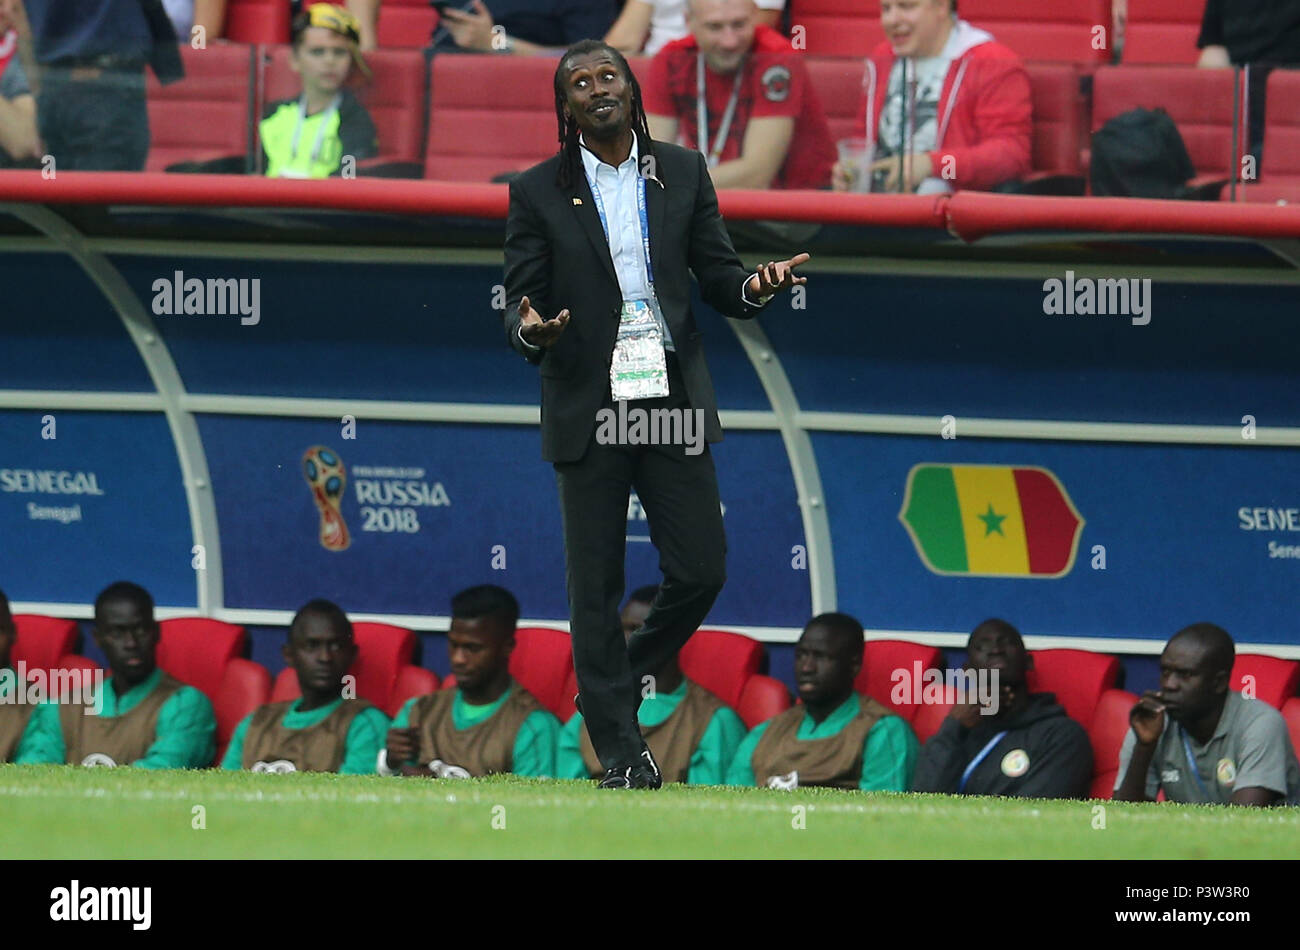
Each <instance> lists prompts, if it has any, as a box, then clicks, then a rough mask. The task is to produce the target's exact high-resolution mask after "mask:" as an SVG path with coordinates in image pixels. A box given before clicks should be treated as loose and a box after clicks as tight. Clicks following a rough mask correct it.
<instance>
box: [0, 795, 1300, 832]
mask: <svg viewBox="0 0 1300 950" xmlns="http://www.w3.org/2000/svg"><path fill="white" fill-rule="evenodd" d="M506 787H508V786H506ZM850 794H851V793H850ZM0 798H62V799H87V798H113V799H117V800H121V801H136V802H147V801H182V800H184V801H190V800H198V799H200V798H201V799H202V800H203V801H205V802H241V803H248V802H267V803H270V804H286V805H294V804H301V803H302V802H340V803H344V804H348V803H354V802H355V803H358V804H367V805H401V804H430V803H444V802H445V803H447V804H453V805H459V804H468V805H481V804H500V803H501V795H500V794H493V793H491V792H488V791H486V790H478V789H467V788H462V789H461V790H460V791H458V792H445V793H441V794H439V793H437V792H433V793H431V794H424V795H410V794H404V793H402V792H395V793H393V794H385V795H378V794H374V793H371V792H343V793H321V792H315V791H301V792H292V793H291V792H262V791H256V792H218V791H213V790H211V789H203V788H194V789H193V790H175V791H166V792H158V791H152V790H147V789H136V790H117V791H110V790H108V789H105V788H87V789H80V790H75V789H48V788H33V787H31V786H27V785H0ZM598 801H600V799H597V798H592V799H589V800H588V801H576V802H575V801H573V800H571V799H569V798H556V797H552V796H546V797H539V798H536V799H531V800H519V799H513V800H512V802H511V803H512V804H517V805H523V806H525V807H533V808H564V809H569V810H573V809H575V808H594V807H597V802H598ZM799 804H806V805H807V806H808V809H809V811H819V812H821V813H822V814H832V815H868V814H873V813H881V812H883V813H887V814H890V815H925V816H929V817H944V816H951V817H953V818H965V819H969V818H971V817H972V816H973V815H978V816H983V817H988V818H1015V819H1019V818H1026V817H1028V818H1033V817H1040V816H1041V815H1042V811H1041V810H1040V809H1038V808H1016V809H1009V808H1005V807H999V808H994V807H990V806H988V805H982V806H980V807H979V808H978V809H973V808H969V807H958V806H955V805H952V804H948V803H946V802H945V803H942V804H940V803H937V802H936V803H933V804H931V803H925V804H922V803H919V802H917V803H908V804H899V803H896V802H894V801H892V800H882V801H879V802H870V803H865V802H864V803H853V802H831V801H813V802H809V801H804V800H801V801H800V802H799ZM1076 804H1078V805H1079V807H1080V808H1083V809H1090V808H1091V807H1092V806H1093V804H1096V803H1094V802H1091V801H1081V802H1077V803H1076ZM1101 804H1111V803H1110V802H1103V803H1101ZM1114 804H1117V805H1118V804H1122V803H1114ZM637 806H638V807H639V808H646V807H649V808H658V809H661V810H671V811H681V810H682V809H683V807H685V808H689V809H695V810H702V811H730V812H751V813H768V814H781V815H788V814H789V811H790V805H789V804H788V803H786V802H782V801H780V800H772V801H769V802H739V801H738V802H719V801H709V800H706V799H702V800H698V801H695V802H691V803H689V804H687V803H685V802H683V801H682V800H681V799H680V798H679V797H677V796H672V797H654V796H649V795H646V796H640V797H639V801H638V802H637ZM1166 814H1167V812H1164V811H1163V810H1162V809H1154V808H1153V809H1149V810H1146V809H1144V810H1141V811H1132V812H1125V813H1124V815H1123V818H1124V820H1126V821H1153V820H1157V819H1160V818H1163V817H1164V816H1165V815H1166ZM1180 817H1181V818H1182V819H1184V820H1187V821H1190V820H1192V819H1197V820H1199V821H1202V822H1208V823H1210V824H1231V825H1235V826H1237V827H1240V825H1239V824H1237V822H1236V819H1237V818H1239V817H1242V816H1241V814H1240V813H1239V812H1236V811H1232V810H1228V809H1225V810H1223V811H1222V812H1219V810H1217V809H1215V810H1214V811H1208V810H1207V812H1206V813H1205V814H1191V813H1186V812H1185V813H1182V814H1181V815H1180ZM1250 817H1251V819H1253V820H1252V822H1251V824H1252V825H1253V824H1255V823H1258V822H1259V820H1260V819H1263V823H1264V824H1270V825H1272V824H1282V825H1288V826H1300V813H1295V814H1292V813H1283V812H1270V813H1268V814H1267V815H1251V816H1250Z"/></svg>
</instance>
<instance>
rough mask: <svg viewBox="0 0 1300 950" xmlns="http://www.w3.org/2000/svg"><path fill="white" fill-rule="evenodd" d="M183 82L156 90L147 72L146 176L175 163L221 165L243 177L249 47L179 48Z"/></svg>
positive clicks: (245, 153)
mask: <svg viewBox="0 0 1300 950" xmlns="http://www.w3.org/2000/svg"><path fill="white" fill-rule="evenodd" d="M181 59H182V60H183V61H184V63H185V78H184V79H181V80H179V81H177V82H174V83H169V84H168V85H166V86H162V85H159V83H158V80H157V78H156V77H155V76H154V74H153V72H152V71H148V79H147V82H146V94H147V97H148V98H147V103H148V109H149V135H150V143H149V158H148V160H147V162H146V163H145V170H146V171H163V170H165V169H166V168H168V167H169V166H171V165H175V164H177V163H178V162H211V161H214V160H217V159H223V160H225V161H224V162H223V166H222V167H221V168H220V169H218V170H221V171H226V172H234V173H242V172H244V171H245V170H246V167H247V158H248V89H249V77H250V76H251V74H252V65H253V60H252V48H251V47H248V46H238V45H234V44H224V43H219V44H213V45H210V46H208V47H207V48H206V49H191V48H190V47H189V46H188V45H182V46H181Z"/></svg>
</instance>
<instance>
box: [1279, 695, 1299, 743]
mask: <svg viewBox="0 0 1300 950" xmlns="http://www.w3.org/2000/svg"><path fill="white" fill-rule="evenodd" d="M1282 718H1283V719H1285V720H1286V731H1287V732H1289V733H1290V734H1291V748H1292V749H1294V750H1296V751H1297V752H1300V697H1296V696H1292V697H1291V698H1290V699H1288V700H1287V701H1286V702H1285V703H1283V704H1282Z"/></svg>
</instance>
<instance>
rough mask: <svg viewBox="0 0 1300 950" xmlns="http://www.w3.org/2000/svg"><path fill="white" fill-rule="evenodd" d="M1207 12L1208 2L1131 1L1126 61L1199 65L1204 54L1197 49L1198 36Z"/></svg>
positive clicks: (1171, 0)
mask: <svg viewBox="0 0 1300 950" xmlns="http://www.w3.org/2000/svg"><path fill="white" fill-rule="evenodd" d="M1204 12H1205V4H1203V3H1192V2H1190V0H1135V2H1133V3H1130V4H1129V7H1128V26H1127V27H1126V28H1125V31H1124V59H1123V61H1124V62H1125V63H1164V64H1177V63H1181V64H1184V65H1188V66H1194V65H1196V61H1197V59H1199V58H1200V55H1201V51H1200V50H1199V49H1197V48H1196V39H1197V37H1198V36H1199V35H1200V32H1201V15H1202V14H1203V13H1204ZM1107 22H1109V21H1107Z"/></svg>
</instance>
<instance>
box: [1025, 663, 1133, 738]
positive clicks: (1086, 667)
mask: <svg viewBox="0 0 1300 950" xmlns="http://www.w3.org/2000/svg"><path fill="white" fill-rule="evenodd" d="M1029 655H1030V656H1032V657H1033V658H1034V668H1033V669H1032V670H1030V671H1029V675H1028V677H1027V680H1028V686H1029V691H1030V692H1031V693H1055V694H1056V701H1057V702H1058V703H1060V704H1061V705H1062V706H1064V707H1065V714H1066V715H1067V716H1069V717H1070V718H1071V719H1073V720H1074V721H1075V722H1077V723H1078V724H1079V725H1081V726H1083V727H1084V728H1085V729H1086V728H1087V727H1088V725H1089V723H1091V722H1092V719H1093V716H1094V715H1095V714H1096V711H1097V702H1098V700H1100V698H1101V694H1102V693H1104V692H1105V691H1106V690H1108V689H1110V688H1112V687H1113V686H1114V685H1115V684H1116V683H1117V682H1118V681H1119V673H1120V662H1119V660H1118V659H1117V658H1115V657H1113V656H1110V655H1108V654H1105V653H1093V652H1092V651H1091V650H1030V651H1029Z"/></svg>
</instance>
